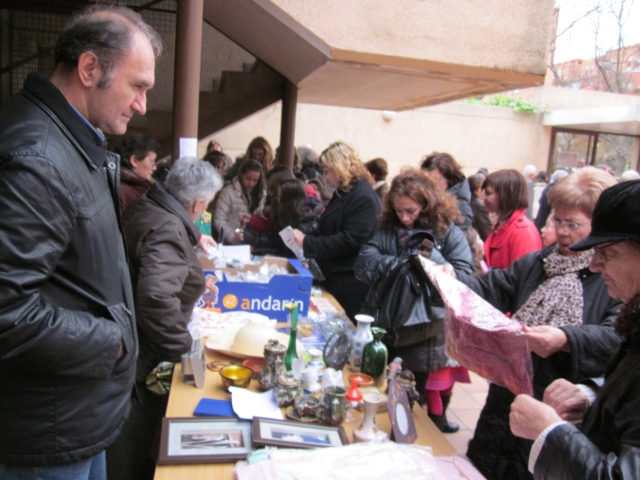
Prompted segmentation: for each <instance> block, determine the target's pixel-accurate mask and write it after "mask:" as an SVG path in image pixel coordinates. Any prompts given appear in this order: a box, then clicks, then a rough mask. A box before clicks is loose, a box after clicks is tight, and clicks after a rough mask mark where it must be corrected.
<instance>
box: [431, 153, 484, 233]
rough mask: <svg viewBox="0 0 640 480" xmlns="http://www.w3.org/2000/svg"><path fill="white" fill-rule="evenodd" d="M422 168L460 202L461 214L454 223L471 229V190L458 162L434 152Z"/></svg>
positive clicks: (446, 155) (449, 156)
mask: <svg viewBox="0 0 640 480" xmlns="http://www.w3.org/2000/svg"><path fill="white" fill-rule="evenodd" d="M420 168H421V169H422V170H424V171H426V172H429V173H430V174H431V175H433V177H434V178H435V179H436V180H437V181H438V183H439V184H440V185H442V187H444V189H445V190H446V191H447V192H448V193H450V194H451V195H453V196H454V197H456V199H457V200H458V210H459V213H458V215H457V216H456V218H455V219H454V223H455V224H456V225H458V226H460V227H470V226H471V223H472V222H473V210H472V209H471V204H470V202H471V189H470V188H469V183H468V182H467V179H466V178H465V176H464V173H462V167H460V165H458V162H456V160H455V159H454V158H453V157H452V156H451V155H450V154H448V153H440V152H433V153H432V154H431V155H425V156H424V157H423V160H422V164H421V165H420Z"/></svg>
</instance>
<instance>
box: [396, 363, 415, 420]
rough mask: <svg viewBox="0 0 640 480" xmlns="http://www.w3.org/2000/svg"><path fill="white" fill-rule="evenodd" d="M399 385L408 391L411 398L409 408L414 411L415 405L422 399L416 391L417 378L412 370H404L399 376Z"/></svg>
mask: <svg viewBox="0 0 640 480" xmlns="http://www.w3.org/2000/svg"><path fill="white" fill-rule="evenodd" d="M397 380H398V383H399V384H400V385H402V387H403V388H404V389H405V390H406V391H407V397H408V398H409V407H410V408H411V410H413V403H414V402H416V401H418V400H419V399H420V395H419V394H418V391H417V390H416V377H415V376H414V375H413V372H412V371H411V370H402V372H400V375H398V378H397Z"/></svg>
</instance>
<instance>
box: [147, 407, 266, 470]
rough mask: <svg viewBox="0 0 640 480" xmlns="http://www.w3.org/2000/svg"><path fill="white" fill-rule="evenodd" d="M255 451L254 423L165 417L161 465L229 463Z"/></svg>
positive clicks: (227, 419) (161, 444) (161, 445)
mask: <svg viewBox="0 0 640 480" xmlns="http://www.w3.org/2000/svg"><path fill="white" fill-rule="evenodd" d="M252 450H253V443H252V439H251V422H246V421H244V422H243V421H240V420H237V419H231V418H210V417H208V418H194V417H184V418H163V419H162V432H161V437H160V455H159V458H158V465H178V464H201V463H230V462H237V461H238V460H244V459H245V458H247V455H249V453H251V451H252Z"/></svg>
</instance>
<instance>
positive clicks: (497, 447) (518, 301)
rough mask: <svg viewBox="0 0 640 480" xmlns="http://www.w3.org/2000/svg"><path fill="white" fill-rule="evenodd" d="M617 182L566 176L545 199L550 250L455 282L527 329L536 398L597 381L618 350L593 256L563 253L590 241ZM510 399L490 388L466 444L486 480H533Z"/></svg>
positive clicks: (588, 170) (611, 307)
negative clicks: (552, 387) (512, 424)
mask: <svg viewBox="0 0 640 480" xmlns="http://www.w3.org/2000/svg"><path fill="white" fill-rule="evenodd" d="M487 180H489V177H488V178H487ZM615 183H616V181H615V178H613V177H612V176H611V175H609V174H608V173H606V172H603V171H601V170H598V169H595V168H592V167H585V168H582V169H580V170H578V171H576V172H574V173H572V174H570V175H568V176H567V177H565V178H563V179H562V180H560V181H558V183H557V184H556V185H555V186H554V187H553V188H552V189H551V190H550V192H549V201H550V203H551V206H552V208H553V209H554V214H553V217H552V221H553V223H554V224H555V227H556V237H557V242H556V243H555V244H553V245H551V246H549V247H546V248H545V249H544V250H537V251H534V252H531V253H529V254H527V255H524V256H523V257H522V258H520V259H518V260H516V261H514V262H513V263H512V264H511V266H510V267H509V268H508V269H503V270H500V269H496V268H494V269H492V270H490V271H489V273H487V274H486V275H483V276H481V277H475V276H472V275H467V274H465V273H464V272H456V273H457V274H458V280H460V281H462V282H463V283H465V284H467V285H468V286H470V287H471V288H472V289H473V290H474V291H475V292H476V293H478V294H479V295H481V296H483V297H484V299H485V300H487V301H488V302H489V303H491V304H492V305H493V306H494V307H496V308H497V309H498V310H500V311H502V312H505V313H506V312H511V314H512V315H511V317H512V318H513V319H515V320H518V321H519V322H520V323H522V324H523V325H524V326H525V333H524V337H525V338H526V339H527V342H528V344H529V347H530V349H531V351H532V352H533V353H532V360H533V392H534V397H535V398H536V399H539V400H540V399H542V395H543V392H544V390H545V388H546V387H547V386H549V384H550V383H551V382H553V381H554V380H556V379H558V378H564V379H566V380H568V381H570V382H576V381H578V380H579V379H582V378H595V377H599V376H602V375H603V373H604V371H605V366H606V363H607V361H608V360H609V357H610V356H611V354H612V353H613V352H614V351H615V349H616V348H617V347H618V344H619V343H620V337H619V336H618V335H617V334H616V332H615V330H614V328H613V321H614V319H615V315H616V312H617V310H618V309H619V308H620V306H621V304H620V302H618V301H617V300H614V299H613V298H611V297H610V296H609V293H608V292H607V285H606V283H605V281H604V279H603V277H602V275H601V274H600V273H597V272H592V271H590V270H589V264H590V262H591V259H592V257H593V250H587V251H585V252H580V253H577V252H574V251H572V250H570V249H569V247H570V246H571V245H573V244H574V243H576V242H578V241H580V240H582V239H583V238H585V237H587V236H588V235H589V234H590V232H591V218H592V215H593V211H594V208H595V205H596V202H597V200H598V198H599V197H600V194H601V193H602V192H603V191H604V190H605V189H606V188H608V187H610V186H612V185H614V184H615ZM514 398H515V396H514V395H513V393H511V392H510V391H509V390H507V389H506V388H504V387H502V386H499V385H497V384H495V383H492V384H491V386H490V387H489V395H488V396H487V401H486V404H485V406H484V408H483V410H482V412H481V414H480V418H479V420H478V424H477V426H476V430H475V432H474V436H473V438H472V439H471V441H470V442H469V449H468V451H467V456H468V457H469V459H471V461H472V462H473V463H474V464H475V466H476V467H477V468H478V470H480V473H482V474H483V475H484V476H485V477H487V478H492V479H498V480H499V479H527V478H532V477H531V474H530V473H529V472H528V471H527V458H528V456H529V451H530V449H531V445H532V442H531V441H529V440H526V439H523V438H517V437H515V436H514V435H513V434H512V433H511V431H510V430H509V409H510V405H511V403H512V402H513V400H514Z"/></svg>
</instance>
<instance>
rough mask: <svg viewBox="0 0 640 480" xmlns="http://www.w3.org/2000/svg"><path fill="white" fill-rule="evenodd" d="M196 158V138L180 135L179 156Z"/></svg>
mask: <svg viewBox="0 0 640 480" xmlns="http://www.w3.org/2000/svg"><path fill="white" fill-rule="evenodd" d="M184 157H192V158H198V139H197V138H184V137H180V158H184Z"/></svg>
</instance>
